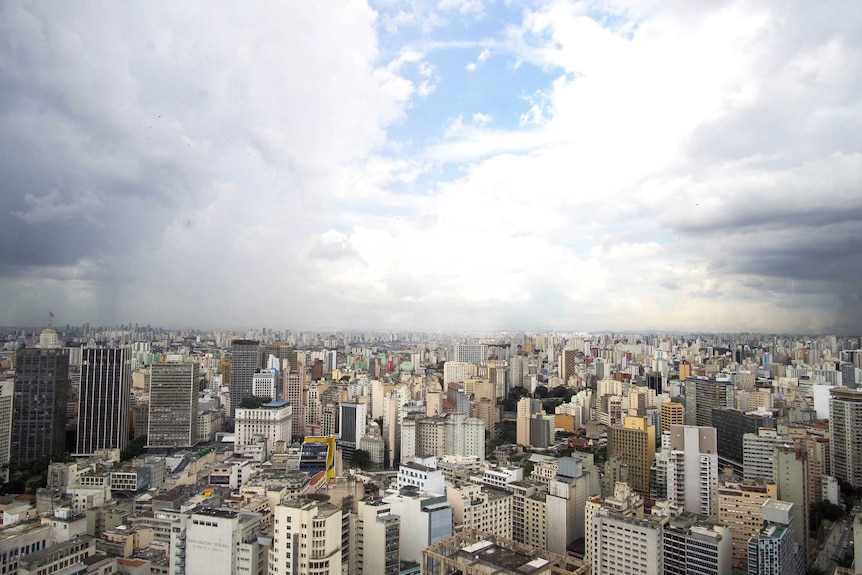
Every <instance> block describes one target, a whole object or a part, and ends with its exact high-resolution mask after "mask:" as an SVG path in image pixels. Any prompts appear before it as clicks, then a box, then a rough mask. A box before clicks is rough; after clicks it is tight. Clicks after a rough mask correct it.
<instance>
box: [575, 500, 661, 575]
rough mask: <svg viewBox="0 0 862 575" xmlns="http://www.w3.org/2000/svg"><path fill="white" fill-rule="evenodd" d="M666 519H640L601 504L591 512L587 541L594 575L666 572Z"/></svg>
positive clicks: (638, 574)
mask: <svg viewBox="0 0 862 575" xmlns="http://www.w3.org/2000/svg"><path fill="white" fill-rule="evenodd" d="M663 533H664V521H663V520H660V519H658V518H655V517H646V518H644V519H638V518H637V517H631V516H626V515H624V514H622V513H619V512H617V511H615V510H613V509H611V508H609V507H606V506H602V507H601V508H599V509H598V511H597V512H596V513H595V514H594V515H593V516H592V525H591V527H590V533H589V536H588V537H587V541H586V544H587V545H588V546H590V548H591V549H590V562H591V564H592V570H591V573H592V574H593V575H663V574H664V555H663V553H662V535H663Z"/></svg>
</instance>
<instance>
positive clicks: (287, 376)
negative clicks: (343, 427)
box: [281, 355, 335, 437]
mask: <svg viewBox="0 0 862 575" xmlns="http://www.w3.org/2000/svg"><path fill="white" fill-rule="evenodd" d="M294 361H296V368H291V369H289V370H288V371H287V372H285V373H284V374H283V378H282V379H283V380H282V385H283V386H284V389H283V392H282V397H281V398H282V399H283V400H284V401H287V402H289V403H290V405H291V406H292V407H293V430H292V433H293V435H294V437H304V436H305V435H308V434H307V433H306V432H305V411H306V406H307V397H306V396H307V389H306V383H305V356H304V355H302V356H297V357H295V358H294ZM325 405H326V403H325V402H322V404H321V417H323V416H324V415H325V414H324V409H325V407H324V406H325ZM331 423H335V422H334V421H332V422H331ZM321 428H322V431H323V434H324V435H328V434H330V433H335V428H334V427H333V428H332V429H327V425H325V424H323V422H321Z"/></svg>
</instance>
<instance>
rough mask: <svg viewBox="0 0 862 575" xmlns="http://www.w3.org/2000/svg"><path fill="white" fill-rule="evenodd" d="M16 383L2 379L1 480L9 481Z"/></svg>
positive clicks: (0, 400) (0, 387)
mask: <svg viewBox="0 0 862 575" xmlns="http://www.w3.org/2000/svg"><path fill="white" fill-rule="evenodd" d="M14 392H15V384H14V382H12V381H0V481H3V483H6V482H7V481H9V456H10V454H11V451H12V398H13V397H14Z"/></svg>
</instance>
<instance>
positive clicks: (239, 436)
mask: <svg viewBox="0 0 862 575" xmlns="http://www.w3.org/2000/svg"><path fill="white" fill-rule="evenodd" d="M292 426H293V406H291V405H290V404H289V403H287V402H286V401H272V402H270V403H266V404H264V405H262V406H261V407H259V408H257V409H248V408H244V407H240V408H238V409H237V410H236V415H235V427H234V433H235V437H236V439H235V441H236V450H237V451H241V450H242V449H244V448H245V446H246V445H249V444H252V443H254V441H253V438H254V437H255V436H258V435H261V436H263V437H265V438H266V440H267V444H268V445H269V446H270V448H271V447H272V446H273V445H275V444H276V442H278V441H284V442H285V443H286V444H288V445H289V444H290V443H291V440H292V437H293V436H292Z"/></svg>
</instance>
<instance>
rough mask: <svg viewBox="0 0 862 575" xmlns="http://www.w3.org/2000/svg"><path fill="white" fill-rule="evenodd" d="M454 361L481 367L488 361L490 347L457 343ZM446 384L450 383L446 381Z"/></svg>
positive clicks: (453, 355)
mask: <svg viewBox="0 0 862 575" xmlns="http://www.w3.org/2000/svg"><path fill="white" fill-rule="evenodd" d="M452 359H453V360H454V361H463V362H466V363H472V364H475V365H481V364H483V363H485V361H487V359H488V346H487V345H485V344H473V343H456V344H455V349H454V353H453V354H452ZM444 383H449V382H448V381H446V382H444Z"/></svg>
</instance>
